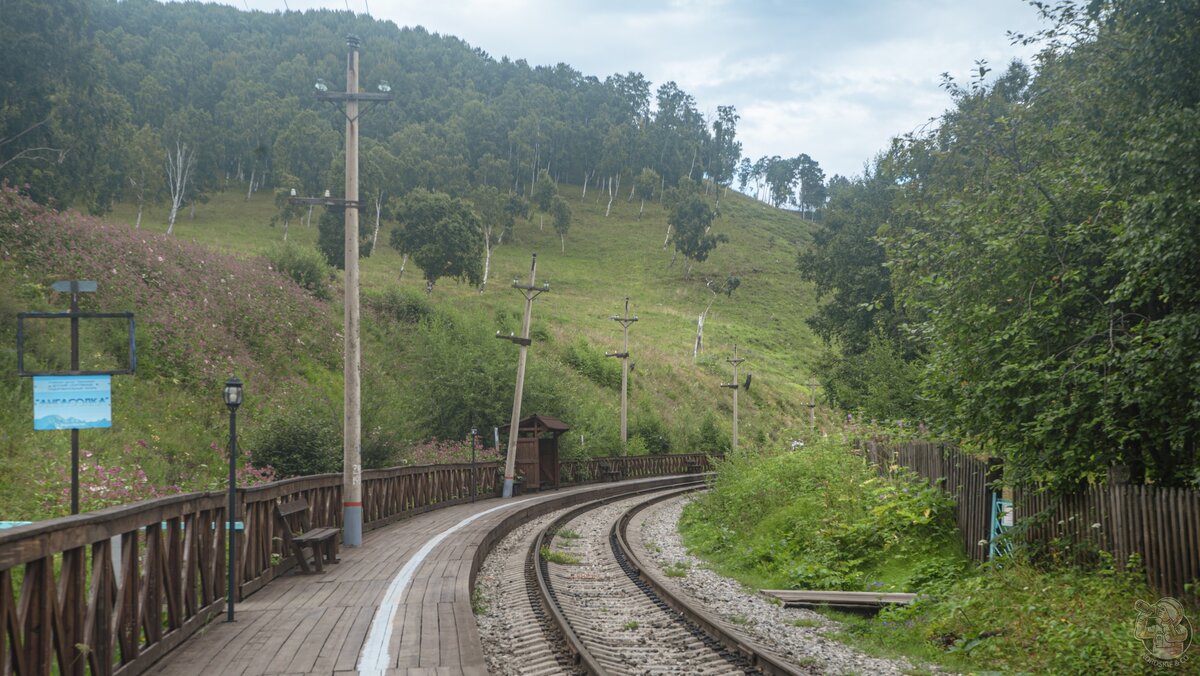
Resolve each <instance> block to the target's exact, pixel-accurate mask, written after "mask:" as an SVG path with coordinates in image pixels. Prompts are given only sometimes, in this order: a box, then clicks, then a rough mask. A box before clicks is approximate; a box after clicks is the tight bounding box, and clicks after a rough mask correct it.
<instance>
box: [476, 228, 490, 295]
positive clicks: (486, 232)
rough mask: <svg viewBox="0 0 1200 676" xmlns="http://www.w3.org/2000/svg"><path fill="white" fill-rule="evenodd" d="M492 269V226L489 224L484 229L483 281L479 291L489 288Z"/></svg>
mask: <svg viewBox="0 0 1200 676" xmlns="http://www.w3.org/2000/svg"><path fill="white" fill-rule="evenodd" d="M491 269H492V228H491V226H488V228H487V229H486V230H484V231H483V283H482V284H480V285H479V293H483V291H484V289H486V288H487V280H488V273H489V272H490V271H491Z"/></svg>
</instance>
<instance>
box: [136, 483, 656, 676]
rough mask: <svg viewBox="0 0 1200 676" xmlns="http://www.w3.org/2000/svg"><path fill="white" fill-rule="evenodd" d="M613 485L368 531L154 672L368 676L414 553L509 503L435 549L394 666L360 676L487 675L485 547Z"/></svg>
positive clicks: (410, 592) (397, 642) (489, 503)
mask: <svg viewBox="0 0 1200 676" xmlns="http://www.w3.org/2000/svg"><path fill="white" fill-rule="evenodd" d="M661 480H662V478H659V479H641V480H635V481H630V482H627V483H630V484H640V483H652V482H657V481H661ZM613 487H614V484H605V485H602V486H595V485H592V486H585V487H580V488H574V489H565V490H561V491H549V492H546V493H542V494H540V495H538V496H536V497H533V498H530V499H527V500H526V499H523V498H516V499H513V500H508V501H503V500H500V499H494V498H493V499H488V500H480V501H479V502H477V503H475V504H465V505H457V506H453V507H447V508H445V509H439V510H435V511H431V512H428V513H426V514H421V515H419V516H416V517H413V518H411V519H408V520H405V521H401V522H398V523H396V524H393V525H391V526H388V527H385V528H380V529H377V530H374V531H369V532H367V533H366V534H365V536H364V542H363V546H362V547H357V548H344V549H342V552H341V563H338V564H337V565H333V566H329V567H327V568H326V569H325V573H324V574H322V575H305V576H301V575H288V576H284V577H282V578H278V579H275V580H273V581H272V582H271V583H270V584H268V585H266V586H265V587H264V588H263V589H262V590H260V591H258V592H257V593H255V594H253V595H251V596H250V597H249V598H247V599H246V600H244V601H242V602H240V603H238V605H237V607H236V609H235V611H236V612H235V614H236V622H234V623H232V624H230V623H227V622H225V621H224V619H223V618H224V614H222V616H221V619H218V620H215V621H213V622H212V623H210V624H209V626H208V627H206V628H205V629H203V630H202V631H201V632H200V633H199V634H197V635H196V636H195V637H193V638H191V639H190V640H188V641H187V642H186V643H185V644H184V645H182V646H181V647H179V648H178V649H176V650H175V651H173V652H172V653H170V654H169V655H167V656H166V657H165V658H164V659H163V660H162V661H160V662H158V663H157V664H155V665H153V666H152V667H151V669H150V671H151V672H152V673H156V674H165V675H167V676H201V675H207V674H222V675H228V676H237V675H250V674H281V675H282V674H354V673H360V672H359V671H358V669H359V667H360V664H359V660H360V655H361V654H362V652H363V646H364V643H365V642H366V640H367V637H368V634H369V633H370V632H371V630H372V625H373V623H374V624H375V625H376V630H377V631H379V627H383V626H385V624H384V623H386V621H387V618H388V616H389V615H390V613H388V612H386V611H384V612H380V605H381V602H382V601H383V600H384V597H385V594H386V593H387V590H388V587H389V585H391V584H392V582H393V580H394V579H395V578H396V576H397V574H398V573H400V572H401V570H402V569H403V568H404V566H405V565H406V564H407V563H408V562H409V561H410V559H412V558H413V556H414V554H417V553H418V552H419V551H420V550H421V549H422V547H424V546H425V545H426V543H428V542H429V541H430V540H431V539H434V538H437V537H438V536H439V534H442V533H444V532H445V531H446V530H448V529H451V528H453V527H455V526H456V525H458V524H459V523H460V522H461V521H463V520H464V519H467V518H469V517H471V516H472V515H475V514H478V513H480V512H483V511H486V510H489V509H492V508H495V507H500V506H503V505H505V504H506V503H508V505H510V506H507V507H505V508H503V509H498V510H496V511H493V512H491V513H489V514H487V515H485V516H483V517H480V518H478V519H476V520H475V521H473V522H471V523H470V524H468V525H465V526H462V527H461V528H460V529H459V530H458V531H456V532H454V533H453V534H451V535H449V536H447V537H445V539H444V540H443V541H441V542H440V543H439V544H438V545H437V546H435V547H433V548H432V549H431V550H429V551H428V553H427V555H426V556H425V558H424V559H423V560H422V561H421V563H420V564H419V565H418V566H417V568H416V569H415V571H414V572H413V575H412V579H411V583H410V584H409V585H408V587H407V590H406V592H405V593H403V594H402V596H401V597H400V602H399V605H398V608H397V609H396V611H395V614H394V616H392V617H393V624H392V628H391V633H390V635H389V636H387V639H386V644H387V649H386V653H385V654H386V656H387V657H388V658H389V659H388V660H387V663H388V665H389V666H388V667H386V668H384V669H382V670H381V671H374V670H367V669H364V671H363V672H361V673H386V674H412V675H414V676H416V675H418V674H430V675H432V674H439V675H444V674H463V675H475V674H480V675H481V674H486V673H487V670H486V668H485V666H484V659H483V653H482V648H481V644H480V641H479V631H478V629H477V628H476V624H475V618H474V615H473V614H472V611H471V598H470V596H471V586H470V582H471V581H470V574H471V566H472V560H473V558H474V557H475V554H476V550H477V549H478V548H479V546H480V544H481V543H482V542H483V541H484V539H485V538H486V537H487V535H488V533H489V532H490V531H491V530H492V529H493V528H495V527H496V525H497V524H499V523H500V522H502V521H504V519H505V518H506V517H509V516H511V515H512V514H513V513H514V512H516V511H518V510H520V509H523V508H525V507H529V506H533V505H536V504H538V503H542V502H546V501H550V500H553V499H555V498H560V497H564V496H566V495H574V496H576V497H577V498H579V499H582V496H583V495H584V494H588V493H592V492H596V491H597V490H604V489H605V488H608V489H610V490H611V489H612V488H613ZM377 615H379V617H380V618H382V619H377Z"/></svg>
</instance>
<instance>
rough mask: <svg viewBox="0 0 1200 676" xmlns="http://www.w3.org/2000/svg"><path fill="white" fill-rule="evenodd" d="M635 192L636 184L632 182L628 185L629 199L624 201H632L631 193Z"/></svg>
mask: <svg viewBox="0 0 1200 676" xmlns="http://www.w3.org/2000/svg"><path fill="white" fill-rule="evenodd" d="M635 192H637V184H636V183H634V184H633V185H631V186H629V199H627V200H625V201H626V202H632V201H633V193H635Z"/></svg>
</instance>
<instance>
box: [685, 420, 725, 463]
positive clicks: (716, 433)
mask: <svg viewBox="0 0 1200 676" xmlns="http://www.w3.org/2000/svg"><path fill="white" fill-rule="evenodd" d="M729 445H730V439H729V435H728V434H726V433H725V432H724V431H722V430H721V428H720V427H718V426H717V420H716V418H714V417H713V414H712V413H706V414H705V415H704V420H703V421H701V422H700V427H698V428H697V429H696V431H695V433H694V434H693V435H691V439H690V441H689V448H688V449H687V452H688V453H724V452H726V451H728V450H729Z"/></svg>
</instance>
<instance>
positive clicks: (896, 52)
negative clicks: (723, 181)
mask: <svg viewBox="0 0 1200 676" xmlns="http://www.w3.org/2000/svg"><path fill="white" fill-rule="evenodd" d="M222 4H227V5H232V6H234V7H239V8H242V9H254V10H264V11H274V10H277V9H279V10H282V9H284V7H285V4H286V6H287V7H288V8H290V9H292V10H304V9H309V8H315V7H327V8H330V9H340V10H345V9H347V8H349V9H351V10H353V11H355V12H359V13H363V12H368V11H369V13H370V14H371V15H372V16H374V17H375V18H377V19H388V20H391V21H393V22H395V23H396V24H397V25H400V26H415V25H420V26H424V27H425V28H426V29H427V30H429V31H430V32H434V33H441V34H445V35H454V36H457V37H459V38H461V39H463V40H465V41H466V42H467V43H469V44H470V45H471V46H473V47H479V48H481V49H483V50H484V51H486V52H487V53H488V54H490V55H491V56H492V57H493V58H496V59H499V58H500V57H501V56H508V57H509V58H512V59H514V60H515V59H525V60H526V61H528V62H529V63H530V64H531V65H542V64H556V63H559V62H563V63H567V64H569V65H571V66H572V67H573V68H575V69H576V70H579V71H581V72H582V73H583V74H584V75H595V76H597V77H599V78H600V79H604V77H606V76H608V75H611V74H613V73H626V72H628V71H638V72H640V73H642V74H644V75H645V76H646V77H647V78H648V79H649V80H650V81H651V83H652V92H653V89H655V88H657V87H658V85H660V84H662V83H664V82H666V81H668V80H674V81H675V82H677V83H678V84H679V86H680V87H682V88H683V89H684V91H686V92H688V93H689V94H691V95H692V96H694V97H695V98H696V101H697V105H698V107H699V109H700V111H701V112H703V113H704V114H705V115H706V117H708V118H710V119H711V117H712V116H713V114H714V113H715V112H716V108H717V106H719V105H730V104H731V105H733V106H736V107H737V110H738V113H739V114H740V115H741V121H740V123H739V125H738V138H739V139H740V140H741V141H742V145H743V149H742V152H743V154H744V155H745V156H748V157H750V158H751V159H757V158H758V157H760V156H763V155H780V156H783V157H791V156H795V155H798V154H799V153H808V155H810V156H811V157H812V158H813V159H815V160H816V161H817V162H819V163H820V164H821V166H822V168H824V169H825V173H826V174H827V175H833V174H835V173H837V174H842V175H846V176H851V175H857V174H861V173H862V169H863V165H864V163H867V162H869V161H870V160H871V158H872V157H874V155H875V154H876V153H877V152H879V151H880V150H882V149H884V148H885V147H886V146H887V145H888V141H889V140H890V139H891V137H893V136H896V135H898V134H902V133H904V132H907V131H912V130H913V129H916V128H917V127H920V126H921V125H923V124H925V122H926V121H927V120H928V119H929V118H931V117H935V116H937V115H938V114H939V113H941V112H942V111H943V110H944V109H945V108H946V107H947V106H948V105H949V97H948V96H947V95H946V94H945V92H943V91H942V90H941V89H940V88H939V86H938V83H939V82H940V75H941V73H943V72H949V73H951V74H952V75H954V76H955V77H956V78H957V79H959V80H960V81H963V80H966V79H967V78H968V77H969V76H968V72H969V71H970V70H971V69H972V68H973V66H974V62H975V60H976V59H986V60H987V61H988V63H989V64H990V65H991V66H992V67H993V68H995V69H996V71H997V72H998V71H999V70H1000V69H1002V68H1003V67H1004V66H1005V65H1007V63H1008V62H1009V61H1011V60H1012V59H1013V58H1014V57H1015V58H1022V59H1025V60H1028V57H1029V56H1030V55H1031V53H1032V51H1031V50H1030V48H1027V47H1024V48H1023V47H1014V46H1012V45H1011V44H1010V41H1009V38H1008V37H1007V35H1006V31H1009V30H1012V31H1017V32H1030V31H1032V30H1034V29H1036V28H1037V27H1039V25H1040V24H1039V21H1038V17H1037V13H1036V11H1035V10H1034V9H1033V8H1031V7H1030V6H1029V5H1028V4H1027V3H1026V2H1024V0H840V1H837V0H819V1H818V0H658V1H655V0H588V1H587V2H579V1H576V0H553V1H551V0H222ZM364 48H365V49H369V46H364ZM367 53H368V52H367V51H364V54H367ZM368 58H369V57H368ZM994 74H995V73H993V75H994Z"/></svg>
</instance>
